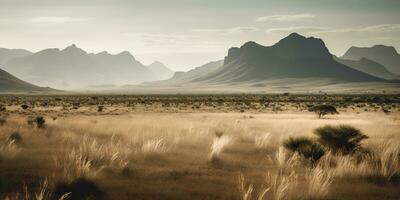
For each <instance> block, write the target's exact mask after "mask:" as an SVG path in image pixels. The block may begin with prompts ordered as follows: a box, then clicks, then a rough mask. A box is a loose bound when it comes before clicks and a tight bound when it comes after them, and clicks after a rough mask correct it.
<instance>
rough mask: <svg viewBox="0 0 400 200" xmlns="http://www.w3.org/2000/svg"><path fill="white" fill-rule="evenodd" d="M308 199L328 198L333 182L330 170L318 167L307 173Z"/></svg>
mask: <svg viewBox="0 0 400 200" xmlns="http://www.w3.org/2000/svg"><path fill="white" fill-rule="evenodd" d="M306 177H307V182H308V192H307V197H308V198H309V199H325V198H326V197H328V194H329V191H330V187H331V184H332V182H333V174H332V172H331V171H330V170H326V169H324V168H322V167H320V166H317V167H314V168H312V169H310V170H308V171H307V175H306Z"/></svg>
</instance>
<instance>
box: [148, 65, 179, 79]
mask: <svg viewBox="0 0 400 200" xmlns="http://www.w3.org/2000/svg"><path fill="white" fill-rule="evenodd" d="M147 67H148V68H149V69H150V70H151V71H152V72H153V73H154V74H155V75H156V76H157V79H158V80H166V79H169V78H171V77H172V75H173V74H174V71H172V70H171V69H169V68H168V67H166V66H165V65H164V64H163V63H161V62H158V61H155V62H153V63H152V64H150V65H148V66H147Z"/></svg>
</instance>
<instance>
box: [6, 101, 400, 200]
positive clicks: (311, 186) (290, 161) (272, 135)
mask: <svg viewBox="0 0 400 200" xmlns="http://www.w3.org/2000/svg"><path fill="white" fill-rule="evenodd" d="M80 109H81V110H84V108H80ZM112 109H113V108H111V107H107V110H106V111H104V112H102V113H101V114H98V113H97V112H96V113H97V114H96V115H85V111H82V112H83V113H82V114H76V113H74V115H68V114H66V115H65V116H59V117H58V118H57V119H56V120H51V119H50V118H49V117H48V116H47V117H46V127H45V128H44V129H32V127H31V126H29V125H28V124H27V123H26V119H27V116H24V115H22V114H12V115H10V117H8V118H7V123H6V124H4V125H3V126H2V127H1V129H0V136H1V137H0V141H1V143H0V144H1V146H0V150H1V151H0V156H1V157H2V158H5V157H6V155H13V153H12V152H14V153H15V156H13V159H12V160H11V161H10V162H8V160H7V162H4V161H3V162H0V167H1V171H0V175H1V178H4V177H6V178H8V177H9V176H10V175H9V174H7V173H8V172H9V171H12V170H15V173H14V174H19V173H21V174H22V173H26V174H29V175H31V176H27V178H25V177H23V176H21V181H20V182H21V183H22V182H24V181H27V180H34V181H36V182H38V179H37V177H42V178H43V177H51V179H52V180H53V178H54V180H59V179H61V180H64V181H66V182H69V181H71V180H75V179H77V178H79V177H87V178H89V179H90V180H91V181H93V182H95V183H99V186H101V189H104V191H106V193H107V194H108V195H109V196H111V197H113V198H114V199H129V197H132V196H137V197H138V198H141V199H154V198H155V197H154V194H157V195H158V197H159V198H163V199H204V198H206V197H208V198H211V199H235V198H238V197H239V198H241V199H246V200H250V199H258V200H261V199H274V200H284V199H299V198H302V199H307V198H312V199H350V197H351V196H352V194H353V192H352V191H349V189H348V182H349V181H348V179H352V180H351V183H352V184H358V186H359V188H361V189H358V190H357V192H358V193H357V194H358V195H359V196H360V198H361V199H362V198H369V197H371V199H373V198H375V199H385V198H388V199H390V198H392V199H396V198H398V197H400V194H397V193H396V190H395V189H393V188H391V187H389V186H387V187H384V189H385V191H378V192H375V193H374V192H372V191H376V190H374V189H376V187H375V185H374V184H371V183H370V182H369V181H370V180H371V179H382V180H383V181H385V182H390V183H392V182H394V180H396V179H397V177H398V175H399V170H400V169H399V166H400V165H399V143H398V141H400V135H399V133H398V131H397V130H398V129H399V128H400V124H399V120H398V119H399V118H398V116H399V115H398V114H397V113H391V114H390V115H384V114H383V113H382V114H380V113H362V114H353V113H345V112H342V111H341V114H340V115H335V116H329V117H327V118H325V119H317V118H316V117H315V116H314V115H313V114H312V113H282V114H268V113H267V114H252V116H254V117H252V118H249V117H246V118H244V117H243V114H238V113H216V114H211V113H177V114H171V113H168V114H160V113H157V114H153V113H140V114H125V115H111V114H107V112H111V111H112ZM178 120H179V123H177V121H178ZM154 121H157V123H154ZM344 123H345V124H349V125H352V126H355V127H357V128H359V129H361V130H362V131H363V132H364V133H365V134H366V135H368V136H369V139H367V140H366V142H365V145H364V146H365V148H367V149H370V150H371V152H370V153H369V154H365V155H361V156H358V155H349V156H339V155H333V154H329V153H328V154H327V155H325V156H324V157H323V158H322V159H321V160H320V161H319V163H318V164H317V165H316V166H313V167H314V168H312V166H309V165H305V164H304V163H303V162H302V160H301V158H300V157H299V155H298V154H296V153H291V152H288V151H286V150H285V149H284V148H283V147H280V145H281V144H282V142H281V141H282V140H281V139H285V138H288V137H291V136H307V137H313V135H312V131H313V129H315V128H317V127H320V126H323V125H327V124H330V125H337V124H344ZM215 130H218V131H220V132H222V134H220V135H219V136H218V135H216V134H215ZM15 131H18V132H20V133H21V135H22V138H23V141H24V142H23V145H18V144H15V143H6V142H5V141H6V140H5V139H6V138H7V136H8V135H9V134H10V133H13V132H15ZM388 140H390V142H386V141H388ZM148 156H150V157H151V156H157V158H158V157H161V156H162V157H163V159H142V158H143V157H148ZM53 158H54V160H56V162H51V160H52V159H53ZM268 158H269V159H270V160H271V162H269V161H268ZM210 161H211V162H212V163H215V162H219V161H223V164H221V165H215V166H214V165H211V166H210V164H209V162H210ZM25 163H30V165H31V166H34V167H32V169H31V167H30V165H26V164H25ZM34 168H38V169H34ZM126 168H132V169H134V173H133V175H130V176H121V173H120V172H122V171H124V169H126ZM266 171H267V172H269V173H268V175H267V178H265V179H264V177H265V174H266V173H265V172H266ZM115 172H118V173H115ZM238 172H243V173H244V174H246V180H245V178H244V176H240V177H239V191H240V194H239V195H238V194H237V192H234V191H236V190H237V188H236V187H237V182H236V179H235V177H236V176H237V174H238ZM32 174H33V175H35V176H32ZM31 177H33V178H31ZM377 177H379V178H377ZM333 179H334V180H335V181H334V182H333V181H332V180H333ZM16 181H19V180H16ZM246 181H248V183H246ZM249 183H252V184H249ZM33 185H34V184H33ZM1 186H2V185H1V181H0V189H3V188H1ZM3 186H4V185H3ZM332 187H334V188H335V189H337V192H335V193H333V192H329V191H330V190H331V188H332ZM34 188H36V187H34ZM3 191H6V190H5V189H4V190H2V191H1V192H3ZM38 191H39V190H38ZM1 192H0V199H1V198H3V197H4V194H10V193H9V191H8V190H7V191H6V192H8V193H4V194H1ZM184 194H185V195H187V196H184ZM206 194H207V195H208V196H207V195H206ZM20 195H24V194H23V193H20ZM347 195H348V196H349V197H348V198H346V197H347ZM8 196H9V198H11V197H12V196H11V195H8ZM34 196H35V192H30V199H34V198H35V197H34ZM353 197H354V196H353Z"/></svg>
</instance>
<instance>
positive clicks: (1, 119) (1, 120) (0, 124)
mask: <svg viewBox="0 0 400 200" xmlns="http://www.w3.org/2000/svg"><path fill="white" fill-rule="evenodd" d="M6 122H7V120H6V118H3V117H0V126H3V125H4V124H5V123H6Z"/></svg>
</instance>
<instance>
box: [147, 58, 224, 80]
mask: <svg viewBox="0 0 400 200" xmlns="http://www.w3.org/2000/svg"><path fill="white" fill-rule="evenodd" d="M223 64H224V61H223V60H218V61H213V62H209V63H207V64H204V65H202V66H199V67H195V68H194V69H191V70H189V71H187V72H182V71H178V72H175V73H174V75H173V76H172V77H171V78H170V79H167V80H164V81H157V82H154V83H151V84H164V85H170V84H181V83H188V82H192V81H193V80H195V79H197V78H199V77H202V76H205V75H206V74H208V73H211V72H213V71H215V70H216V69H218V68H219V67H221V66H223Z"/></svg>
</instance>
